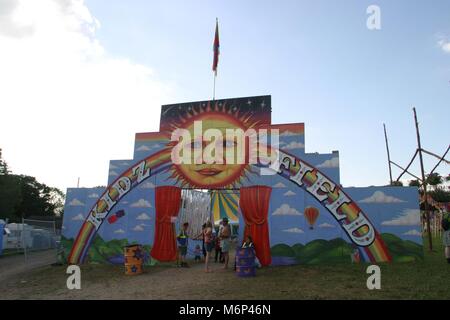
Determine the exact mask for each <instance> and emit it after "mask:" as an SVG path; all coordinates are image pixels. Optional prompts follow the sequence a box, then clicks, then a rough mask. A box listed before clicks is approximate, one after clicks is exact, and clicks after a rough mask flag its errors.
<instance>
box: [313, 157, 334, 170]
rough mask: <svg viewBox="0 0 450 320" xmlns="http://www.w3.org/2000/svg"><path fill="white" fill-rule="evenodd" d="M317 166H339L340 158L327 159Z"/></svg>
mask: <svg viewBox="0 0 450 320" xmlns="http://www.w3.org/2000/svg"><path fill="white" fill-rule="evenodd" d="M316 167H317V168H338V167H339V158H338V157H333V158H331V159H329V160H325V161H324V162H322V163H321V164H318V165H317V166H316Z"/></svg>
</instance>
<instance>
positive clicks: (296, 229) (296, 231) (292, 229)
mask: <svg viewBox="0 0 450 320" xmlns="http://www.w3.org/2000/svg"><path fill="white" fill-rule="evenodd" d="M283 232H290V233H305V232H304V231H303V230H302V229H300V228H290V229H285V230H283Z"/></svg>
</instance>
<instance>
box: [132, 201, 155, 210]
mask: <svg viewBox="0 0 450 320" xmlns="http://www.w3.org/2000/svg"><path fill="white" fill-rule="evenodd" d="M130 207H133V208H151V207H152V205H151V204H150V202H148V201H147V200H145V199H139V200H138V201H136V202H133V203H132V204H130Z"/></svg>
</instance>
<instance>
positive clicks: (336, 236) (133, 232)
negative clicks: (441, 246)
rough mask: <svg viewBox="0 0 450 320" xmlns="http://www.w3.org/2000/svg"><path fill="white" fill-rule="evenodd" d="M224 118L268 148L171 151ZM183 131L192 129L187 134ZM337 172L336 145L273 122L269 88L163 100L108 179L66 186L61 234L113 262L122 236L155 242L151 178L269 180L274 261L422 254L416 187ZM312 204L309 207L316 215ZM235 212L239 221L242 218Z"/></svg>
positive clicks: (193, 182)
mask: <svg viewBox="0 0 450 320" xmlns="http://www.w3.org/2000/svg"><path fill="white" fill-rule="evenodd" d="M230 128H231V129H233V130H234V131H236V132H239V130H241V131H243V132H245V133H246V132H248V131H251V130H257V131H258V132H257V137H258V141H259V143H260V144H259V145H258V146H259V147H261V146H262V147H263V149H267V150H268V152H267V153H265V152H261V153H258V154H257V159H258V161H257V162H252V161H249V160H250V159H249V158H251V157H250V155H251V153H250V152H248V153H246V155H247V154H248V155H249V157H248V158H247V157H244V160H245V161H244V163H242V162H236V163H231V162H230V163H229V162H228V160H227V161H226V163H225V164H216V163H212V164H211V163H206V164H205V163H203V162H202V161H200V163H193V164H179V163H177V162H176V161H173V159H174V158H173V157H172V156H173V155H172V152H173V151H174V150H175V149H176V147H177V146H178V145H179V142H181V141H183V143H184V142H186V143H187V145H188V147H189V148H192V150H193V152H192V154H193V157H194V159H196V152H197V149H199V150H202V148H203V147H204V144H205V141H207V142H208V141H211V137H208V138H205V137H207V134H206V131H208V130H209V129H212V130H213V131H214V132H216V133H220V134H222V135H224V136H225V137H227V135H226V133H227V132H226V130H227V129H230ZM178 129H182V130H181V131H182V132H181V133H180V136H181V137H182V140H180V139H178V140H177V138H175V139H173V135H172V134H173V133H174V132H177V130H178ZM183 130H184V131H183ZM264 130H266V131H264ZM272 130H275V131H277V130H278V133H279V143H278V144H277V143H276V141H273V140H272V137H273V136H274V135H275V136H276V134H274V135H272V134H271V133H272V132H275V131H272ZM183 134H185V135H187V136H189V138H187V139H186V140H185V139H184V136H183ZM263 136H265V137H266V138H265V139H264V138H261V137H263ZM269 136H270V142H269ZM176 137H177V136H176ZM244 137H245V139H247V138H248V140H244V141H245V143H244V145H249V144H248V143H247V142H250V141H251V139H252V135H249V136H245V135H244ZM233 139H234V138H233ZM260 139H261V140H262V141H263V142H262V145H261V140H260ZM172 140H173V141H172ZM214 141H215V140H214ZM236 141H237V140H236ZM221 142H223V148H224V150H225V149H226V150H228V149H230V148H231V149H233V148H237V146H236V144H237V143H236V144H235V143H234V140H231V139H228V138H226V139H224V141H221ZM219 145H220V143H219ZM269 145H272V146H273V149H272V148H270V147H269ZM207 147H208V145H206V148H205V150H207ZM238 150H241V149H238ZM244 150H245V149H244ZM252 150H253V149H252ZM258 150H259V149H258ZM275 153H277V157H274V159H275V158H276V159H278V160H277V161H274V160H272V163H271V162H270V161H271V159H269V157H266V158H265V156H264V154H272V155H273V154H275ZM183 154H184V153H183ZM200 154H202V153H201V151H200ZM224 154H225V152H224V153H223V154H222V156H223V155H224ZM267 163H270V165H269V164H267ZM264 164H265V165H264ZM263 171H264V173H263ZM339 175H340V174H339V152H338V151H333V152H331V153H321V154H319V153H306V152H305V139H304V124H303V123H290V124H272V122H271V97H270V96H258V97H245V98H233V99H223V100H215V101H199V102H190V103H183V104H174V105H166V106H162V109H161V121H160V129H159V131H158V132H146V133H137V134H136V138H135V146H134V155H133V158H132V160H129V159H127V160H111V161H110V165H109V180H108V184H107V185H108V186H107V187H105V188H70V189H69V190H68V193H67V197H66V205H65V208H64V221H63V232H62V236H63V237H62V243H63V244H64V248H65V249H67V250H70V253H69V255H68V259H67V260H68V262H69V263H72V264H78V263H82V262H85V261H87V259H86V258H87V257H88V258H89V259H88V260H89V261H97V262H101V263H120V262H119V261H120V259H119V258H120V257H119V256H122V254H121V247H122V246H124V245H127V244H129V243H133V242H137V243H142V244H143V245H145V246H147V247H151V246H152V245H153V243H152V241H153V236H154V230H152V228H153V227H154V224H153V223H148V222H149V221H151V220H152V219H155V218H156V212H155V208H154V207H152V206H151V199H153V195H154V192H155V191H154V190H152V189H154V188H155V187H159V186H166V185H170V186H177V187H181V188H194V189H195V188H199V189H221V190H225V189H239V188H241V187H248V186H252V185H264V186H268V187H271V188H272V193H271V198H270V204H269V215H268V224H269V233H270V234H269V237H270V245H271V254H272V257H275V259H272V264H273V265H277V264H294V263H318V262H322V261H324V262H331V263H334V262H336V261H351V260H350V257H351V258H352V260H353V261H366V262H372V263H373V262H386V261H391V260H392V261H410V260H416V259H420V257H421V256H423V255H422V240H421V237H420V229H419V228H420V226H419V223H420V218H419V217H420V215H419V210H418V200H417V189H415V188H408V187H405V188H394V187H387V186H382V187H367V188H345V190H344V188H343V187H342V185H341V184H340V176H339ZM235 198H236V199H235V202H237V201H238V196H237V195H236V197H235ZM309 207H314V209H311V210H313V211H314V212H315V216H314V217H313V218H312V217H311V215H310V212H312V211H311V210H310V209H309ZM114 210H116V211H117V212H115V211H114ZM112 211H113V212H112ZM241 216H242V215H239V217H238V219H239V222H240V223H244V222H245V221H243V220H242V217H241ZM308 217H309V218H310V219H309V220H310V221H308ZM105 221H106V223H105ZM314 223H315V225H314V226H312V224H314ZM96 235H97V236H96ZM94 238H95V239H94ZM150 239H151V240H150ZM192 243H193V241H192ZM317 248H319V249H317ZM192 249H193V248H192ZM316 249H317V250H316ZM105 252H106V253H105ZM311 252H312V254H311ZM103 253H105V255H108V257H106V256H102V255H103ZM337 256H339V257H338V258H337V259H336V257H337ZM329 257H331V258H329ZM111 259H112V260H114V261H115V262H111V261H112V260H111Z"/></svg>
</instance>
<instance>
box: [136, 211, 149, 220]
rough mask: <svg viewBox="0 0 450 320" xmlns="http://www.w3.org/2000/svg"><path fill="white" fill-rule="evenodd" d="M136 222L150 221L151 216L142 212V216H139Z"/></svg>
mask: <svg viewBox="0 0 450 320" xmlns="http://www.w3.org/2000/svg"><path fill="white" fill-rule="evenodd" d="M136 220H150V216H149V215H148V214H146V213H145V212H142V213H141V214H140V215H138V216H137V218H136Z"/></svg>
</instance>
